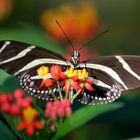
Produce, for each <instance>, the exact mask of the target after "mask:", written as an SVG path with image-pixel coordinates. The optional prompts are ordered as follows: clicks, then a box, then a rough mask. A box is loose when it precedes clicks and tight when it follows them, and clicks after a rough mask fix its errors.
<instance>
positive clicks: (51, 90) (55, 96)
mask: <svg viewBox="0 0 140 140" xmlns="http://www.w3.org/2000/svg"><path fill="white" fill-rule="evenodd" d="M49 90H50V91H51V94H52V96H53V97H54V98H57V97H56V96H55V94H54V92H53V90H52V89H51V88H49Z"/></svg>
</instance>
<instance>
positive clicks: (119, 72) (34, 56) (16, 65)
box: [0, 40, 140, 105]
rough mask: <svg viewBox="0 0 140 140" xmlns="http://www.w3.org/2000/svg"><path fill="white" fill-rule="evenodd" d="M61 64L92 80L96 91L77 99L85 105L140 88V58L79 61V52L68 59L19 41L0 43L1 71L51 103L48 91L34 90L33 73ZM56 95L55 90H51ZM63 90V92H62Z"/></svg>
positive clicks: (115, 97) (117, 96)
mask: <svg viewBox="0 0 140 140" xmlns="http://www.w3.org/2000/svg"><path fill="white" fill-rule="evenodd" d="M54 64H57V65H60V66H61V67H62V69H63V70H64V71H65V70H66V69H67V68H69V67H73V68H74V69H82V68H86V69H87V71H88V72H89V76H90V77H93V78H94V83H93V84H92V86H93V87H94V89H95V91H92V92H91V91H87V90H85V91H84V93H83V94H80V95H78V96H77V98H76V99H77V100H78V101H80V102H81V103H85V104H92V105H94V104H103V103H109V102H113V101H114V100H116V99H117V98H119V97H120V96H121V94H122V93H123V92H124V91H127V90H130V89H134V88H138V87H140V56H136V55H116V56H100V57H95V58H92V59H88V60H86V61H83V62H81V61H80V53H79V52H78V51H77V50H74V51H73V52H72V53H71V60H70V61H68V60H67V59H65V58H64V57H63V56H62V55H60V54H58V53H56V52H53V51H50V50H48V49H45V48H40V47H37V46H35V45H31V44H27V43H23V42H18V41H6V40H4V41H0V69H3V70H4V71H6V72H7V73H9V74H11V75H13V76H16V77H17V78H19V82H20V84H21V86H22V88H23V89H24V90H25V91H26V92H28V93H30V94H31V95H33V96H34V97H37V98H39V99H42V100H54V98H53V97H52V96H51V94H50V92H49V90H48V89H45V90H44V89H43V90H41V89H36V88H35V87H37V85H38V83H39V82H40V80H41V79H40V78H39V77H38V76H37V73H36V70H37V69H38V68H39V67H40V66H42V65H45V66H49V67H50V66H51V65H54ZM53 90H54V91H55V92H58V89H57V88H54V89H53ZM62 90H63V89H62Z"/></svg>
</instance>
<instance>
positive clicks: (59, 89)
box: [57, 81, 63, 100]
mask: <svg viewBox="0 0 140 140" xmlns="http://www.w3.org/2000/svg"><path fill="white" fill-rule="evenodd" d="M57 87H58V91H59V96H60V99H61V100H63V97H62V92H61V88H60V85H59V82H58V81H57Z"/></svg>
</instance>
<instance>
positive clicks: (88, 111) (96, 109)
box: [53, 103, 122, 140]
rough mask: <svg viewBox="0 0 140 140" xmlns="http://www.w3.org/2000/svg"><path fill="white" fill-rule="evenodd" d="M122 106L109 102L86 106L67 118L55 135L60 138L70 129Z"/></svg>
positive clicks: (55, 137)
mask: <svg viewBox="0 0 140 140" xmlns="http://www.w3.org/2000/svg"><path fill="white" fill-rule="evenodd" d="M120 107H122V104H120V103H118V104H107V105H96V106H85V107H83V108H81V109H79V110H78V111H76V112H75V113H73V114H72V116H70V117H69V118H67V119H66V120H65V121H64V123H63V124H62V125H60V126H59V127H58V130H57V133H56V135H55V136H54V138H53V139H54V140H55V139H59V138H61V137H63V136H65V135H66V134H68V133H69V132H70V131H72V130H74V129H76V128H77V127H80V126H81V125H84V124H85V123H87V122H88V121H90V120H91V119H93V118H95V117H97V116H98V115H100V114H103V113H105V112H108V111H112V110H115V109H118V108H120Z"/></svg>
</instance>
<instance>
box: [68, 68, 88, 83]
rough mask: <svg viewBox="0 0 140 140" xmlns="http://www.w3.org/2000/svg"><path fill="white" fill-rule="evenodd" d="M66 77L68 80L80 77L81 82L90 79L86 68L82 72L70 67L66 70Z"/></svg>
mask: <svg viewBox="0 0 140 140" xmlns="http://www.w3.org/2000/svg"><path fill="white" fill-rule="evenodd" d="M66 75H67V77H68V78H72V77H73V76H78V79H79V80H85V79H86V78H87V77H88V72H87V71H86V69H85V68H83V69H81V70H79V69H78V70H75V69H74V68H72V67H70V68H69V69H68V70H66Z"/></svg>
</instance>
